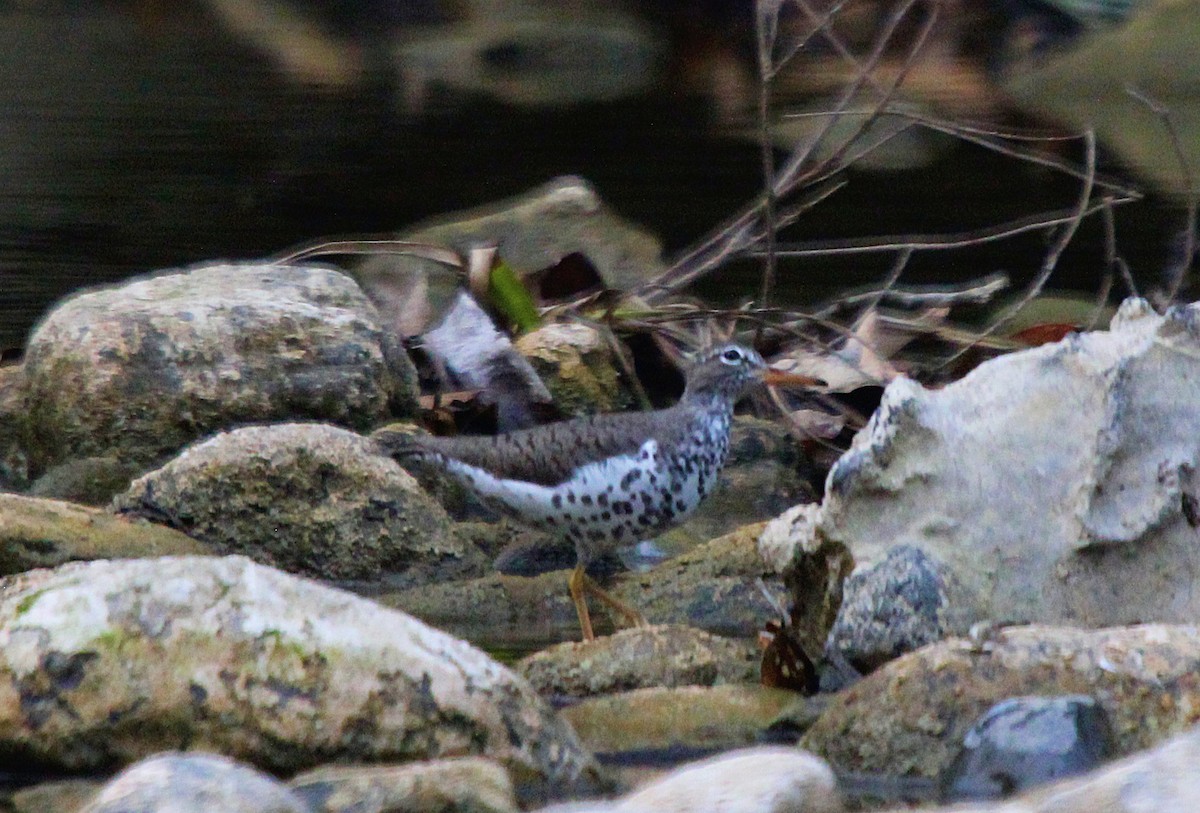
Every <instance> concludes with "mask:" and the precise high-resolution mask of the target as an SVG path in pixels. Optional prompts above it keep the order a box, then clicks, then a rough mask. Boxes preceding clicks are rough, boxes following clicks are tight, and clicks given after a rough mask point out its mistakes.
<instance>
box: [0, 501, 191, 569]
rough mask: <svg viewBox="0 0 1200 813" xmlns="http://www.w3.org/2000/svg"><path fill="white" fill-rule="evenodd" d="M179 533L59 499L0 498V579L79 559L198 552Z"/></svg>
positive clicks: (183, 535)
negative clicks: (4, 576) (1, 576)
mask: <svg viewBox="0 0 1200 813" xmlns="http://www.w3.org/2000/svg"><path fill="white" fill-rule="evenodd" d="M206 552H207V549H206V548H205V546H204V545H203V544H201V543H199V542H197V541H195V540H194V539H191V538H189V537H188V536H187V535H186V534H182V533H180V532H179V531H174V530H171V529H170V528H164V527H162V526H161V525H154V524H151V523H149V522H138V521H131V520H128V519H125V518H123V517H114V516H113V515H112V514H110V513H108V512H107V511H101V510H99V509H96V508H86V507H84V506H82V505H75V504H73V503H68V502H60V501H59V500H44V499H38V498H36V497H26V496H23V495H18V494H0V575H9V574H13V573H22V572H24V571H26V570H32V569H34V568H37V567H56V566H58V565H61V564H64V563H66V562H71V561H76V560H80V559H113V558H121V557H151V556H179V555H185V554H204V553H206Z"/></svg>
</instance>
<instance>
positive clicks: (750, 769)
mask: <svg viewBox="0 0 1200 813" xmlns="http://www.w3.org/2000/svg"><path fill="white" fill-rule="evenodd" d="M612 809H613V810H614V811H615V812H616V813H639V812H640V811H656V813H702V812H705V811H706V812H707V813H839V812H840V811H841V810H842V809H843V806H842V798H841V795H840V794H839V792H838V787H837V779H836V778H835V777H834V775H833V771H831V770H830V769H829V766H828V765H826V764H825V763H824V762H822V761H821V760H820V759H819V758H817V757H816V756H814V755H812V754H806V753H804V752H803V751H800V750H798V749H796V748H783V747H777V746H759V747H757V748H745V749H742V750H738V751H731V752H728V753H724V754H720V755H718V756H715V757H712V758H711V759H706V760H702V761H700V762H693V763H691V764H688V765H684V766H682V767H680V768H677V769H676V770H674V771H672V772H670V773H669V774H667V775H666V776H664V777H662V778H661V779H658V780H655V781H653V782H651V783H650V784H648V785H646V786H645V787H642V788H639V789H638V790H635V791H633V792H632V793H630V794H628V795H626V796H624V797H622V798H621V799H620V800H619V801H618V802H617V803H616V804H615V805H614V806H613V808H612Z"/></svg>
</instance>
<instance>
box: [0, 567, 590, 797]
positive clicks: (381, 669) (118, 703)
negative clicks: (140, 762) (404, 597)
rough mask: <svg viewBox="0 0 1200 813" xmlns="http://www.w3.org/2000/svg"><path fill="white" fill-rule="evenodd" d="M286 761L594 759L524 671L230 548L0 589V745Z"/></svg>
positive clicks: (534, 772)
mask: <svg viewBox="0 0 1200 813" xmlns="http://www.w3.org/2000/svg"><path fill="white" fill-rule="evenodd" d="M181 748H187V749H197V750H208V751H215V752H217V753H222V754H225V755H227V756H230V757H233V758H235V759H239V760H242V761H245V762H249V763H252V764H254V765H257V766H258V767H260V768H264V769H267V770H272V771H277V772H281V773H291V772H294V771H296V770H300V769H303V768H308V767H311V766H313V765H316V764H320V763H324V762H328V761H335V760H336V761H343V762H373V761H384V760H388V761H407V760H415V759H429V758H433V757H439V756H449V755H463V754H480V755H485V756H491V757H493V758H495V759H498V760H499V761H501V762H502V763H504V764H505V765H506V766H507V767H509V768H510V770H511V769H515V770H517V772H518V774H517V775H519V776H521V777H522V778H523V780H524V781H530V782H533V783H540V784H542V785H544V786H545V785H548V786H559V787H564V786H572V785H576V784H578V785H582V786H585V787H586V786H587V785H588V784H589V782H591V781H592V780H593V779H594V778H595V771H596V768H595V764H594V763H593V761H592V759H591V757H590V756H589V755H588V754H587V753H586V752H585V751H584V750H583V748H582V746H580V744H579V741H578V739H577V738H576V736H575V733H574V732H573V731H572V730H571V728H570V726H569V725H567V724H566V723H565V722H563V721H562V720H561V719H560V718H559V717H558V716H557V715H556V714H555V713H554V712H553V711H552V710H551V709H550V708H549V706H547V705H546V703H544V702H543V701H542V700H541V699H540V698H539V697H538V696H537V694H536V693H535V692H534V691H533V689H532V688H531V687H530V686H529V684H528V683H527V682H526V681H525V680H524V679H522V678H520V677H518V676H517V675H515V674H514V673H513V672H511V671H509V670H508V669H507V668H505V667H503V666H501V665H500V664H498V663H496V662H495V661H493V660H492V659H491V658H489V657H488V656H487V655H485V654H484V653H482V652H480V651H479V650H477V649H475V648H474V647H472V646H470V645H469V644H467V643H465V642H463V641H460V640H458V639H456V638H452V637H450V636H449V635H446V634H445V633H442V632H440V631H438V630H435V629H433V628H432V627H428V626H426V625H425V624H422V623H421V622H419V621H417V620H415V619H413V618H411V617H410V616H407V615H405V614H404V613H401V612H398V611H396V610H389V609H387V608H384V607H381V606H380V605H378V604H375V603H374V602H371V601H368V600H366V599H363V598H360V597H358V596H354V595H352V594H349V593H346V592H343V591H341V590H336V589H333V588H330V587H325V586H322V585H320V584H317V583H315V582H311V581H308V580H305V579H301V578H299V577H296V576H292V575H289V574H286V573H282V572H280V571H278V570H274V569H272V568H269V567H266V566H263V565H258V564H255V563H253V562H251V561H250V560H249V559H246V558H244V557H240V556H230V557H225V558H216V557H186V556H182V557H164V558H159V559H127V560H111V561H96V562H87V563H77V564H70V565H64V566H62V567H59V568H57V569H54V570H37V571H30V572H29V573H26V574H22V575H20V576H15V577H11V578H9V579H8V580H6V581H5V582H4V583H3V590H0V751H2V752H3V753H5V754H6V755H7V756H6V764H7V765H8V766H9V767H10V769H12V770H19V769H20V766H21V765H22V760H23V759H32V760H34V763H35V764H37V765H40V766H42V767H43V768H44V767H45V766H47V765H50V766H57V767H59V768H62V769H66V770H71V771H86V770H98V769H103V768H108V767H111V766H112V765H114V764H116V765H121V764H126V763H129V762H133V761H135V760H137V759H139V758H142V757H145V756H147V755H149V754H152V753H155V752H157V751H162V750H171V749H181Z"/></svg>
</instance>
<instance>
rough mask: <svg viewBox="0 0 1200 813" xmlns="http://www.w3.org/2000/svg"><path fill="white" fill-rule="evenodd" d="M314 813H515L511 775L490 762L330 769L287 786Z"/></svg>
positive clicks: (448, 761)
mask: <svg viewBox="0 0 1200 813" xmlns="http://www.w3.org/2000/svg"><path fill="white" fill-rule="evenodd" d="M288 786H289V787H291V788H292V790H293V791H294V792H295V794H296V795H297V796H298V797H300V798H301V799H303V800H304V802H305V803H306V804H307V805H308V808H306V809H307V810H310V811H311V813H427V811H437V813H517V800H516V797H515V796H514V794H513V785H512V782H511V781H510V780H509V778H508V773H507V772H506V771H505V770H504V768H503V767H502V766H500V765H499V764H497V763H496V762H493V761H492V760H490V759H483V758H480V757H463V758H461V759H441V760H432V761H429V762H415V763H412V764H409V765H372V766H364V767H341V766H328V767H323V768H317V769H316V770H313V771H308V772H306V773H302V774H300V775H299V776H296V777H293V778H292V780H291V781H290V782H289V783H288Z"/></svg>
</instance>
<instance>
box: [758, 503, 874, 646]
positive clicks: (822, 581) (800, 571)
mask: <svg viewBox="0 0 1200 813" xmlns="http://www.w3.org/2000/svg"><path fill="white" fill-rule="evenodd" d="M819 510H820V509H819V506H816V505H797V506H795V507H794V508H791V509H789V510H787V511H785V512H784V513H783V514H782V515H781V516H779V517H776V518H775V519H773V520H771V522H769V523H767V525H766V526H765V527H764V528H763V530H762V533H761V534H760V535H759V537H758V543H757V550H758V554H759V556H761V557H762V560H763V563H764V565H765V567H766V568H767V569H769V570H771V571H773V572H776V573H781V574H782V575H783V581H784V584H785V585H787V588H788V592H789V593H790V595H791V608H790V613H791V618H790V619H789V621H790V624H789V634H790V636H791V637H792V639H793V640H794V641H795V642H796V643H797V644H798V645H799V646H800V647H801V649H803V650H804V651H805V652H806V653H813V652H822V651H824V649H825V642H826V640H828V637H829V631H830V630H831V629H832V628H833V622H834V621H835V620H836V618H837V615H838V611H839V610H840V609H841V606H842V584H843V582H845V580H846V577H847V576H848V575H849V574H850V571H851V570H853V569H854V557H852V556H851V555H850V552H849V551H848V550H847V549H846V546H845V545H843V544H842V543H840V542H838V541H836V540H830V539H827V538H825V537H823V536H816V535H812V534H808V533H806V531H807V530H808V529H810V528H811V527H812V521H813V520H812V518H813V516H814V515H815V514H817V513H818V512H819ZM810 657H811V656H810Z"/></svg>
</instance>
